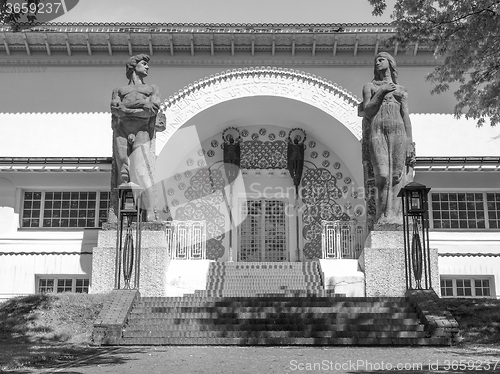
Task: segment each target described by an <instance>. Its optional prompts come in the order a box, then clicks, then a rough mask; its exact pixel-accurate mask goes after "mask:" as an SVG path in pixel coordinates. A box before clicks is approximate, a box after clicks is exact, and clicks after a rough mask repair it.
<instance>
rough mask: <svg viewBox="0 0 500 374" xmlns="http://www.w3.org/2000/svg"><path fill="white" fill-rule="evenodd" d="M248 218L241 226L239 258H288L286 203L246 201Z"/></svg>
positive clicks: (278, 201)
mask: <svg viewBox="0 0 500 374" xmlns="http://www.w3.org/2000/svg"><path fill="white" fill-rule="evenodd" d="M242 208H243V213H244V214H246V219H245V220H244V221H243V222H242V224H241V225H240V233H239V241H240V246H239V247H240V250H239V253H238V260H239V261H269V262H280V261H288V250H287V235H286V231H287V226H286V217H285V203H284V201H282V200H264V199H261V200H247V201H246V202H245V203H244V205H243V207H242Z"/></svg>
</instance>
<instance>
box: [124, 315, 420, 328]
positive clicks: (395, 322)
mask: <svg viewBox="0 0 500 374" xmlns="http://www.w3.org/2000/svg"><path fill="white" fill-rule="evenodd" d="M215 319H216V320H215ZM139 321H145V323H146V321H147V323H148V324H165V325H166V324H176V325H179V324H187V325H189V324H192V325H211V326H219V325H230V324H232V325H244V324H246V325H262V324H266V323H267V324H273V325H290V324H291V325H301V326H317V325H325V324H330V325H332V326H333V325H335V324H347V323H353V324H355V325H357V326H361V325H366V324H372V325H384V324H390V325H392V326H406V325H414V324H418V320H417V319H416V317H414V316H401V317H399V318H392V317H389V316H377V317H374V316H366V317H364V318H363V317H337V316H316V317H315V318H309V320H301V319H299V318H298V316H294V315H292V316H288V318H286V317H282V316H277V317H272V316H263V317H258V316H246V317H243V318H240V316H239V315H238V316H232V317H231V316H217V315H210V314H207V315H204V316H200V315H196V316H195V315H190V314H189V313H186V314H179V315H165V314H160V315H156V316H155V315H151V314H150V315H147V316H130V318H129V322H128V323H129V326H133V324H134V323H138V322H139ZM266 321H268V322H266ZM269 321H272V323H271V322H269Z"/></svg>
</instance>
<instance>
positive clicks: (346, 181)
mask: <svg viewBox="0 0 500 374" xmlns="http://www.w3.org/2000/svg"><path fill="white" fill-rule="evenodd" d="M351 182H352V180H351V178H349V177H345V179H344V183H345V184H350V183H351Z"/></svg>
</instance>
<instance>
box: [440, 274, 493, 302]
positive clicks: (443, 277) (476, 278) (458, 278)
mask: <svg viewBox="0 0 500 374" xmlns="http://www.w3.org/2000/svg"><path fill="white" fill-rule="evenodd" d="M450 280H451V282H452V289H453V291H452V292H453V295H444V293H443V287H442V282H443V281H450ZM485 280H487V281H488V282H489V292H490V294H489V295H486V296H485V295H476V281H481V282H483V281H485ZM457 281H464V283H465V281H469V282H470V284H471V288H470V289H471V295H458V292H457V290H458V286H457ZM447 288H449V287H447ZM439 289H440V292H441V297H443V298H467V299H471V298H472V299H477V298H482V299H494V298H496V291H495V276H494V275H441V276H440V279H439ZM481 289H483V290H484V287H481Z"/></svg>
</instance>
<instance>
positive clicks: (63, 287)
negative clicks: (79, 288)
mask: <svg viewBox="0 0 500 374" xmlns="http://www.w3.org/2000/svg"><path fill="white" fill-rule="evenodd" d="M72 285H73V279H58V280H57V293H61V292H71V291H73V287H72Z"/></svg>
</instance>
